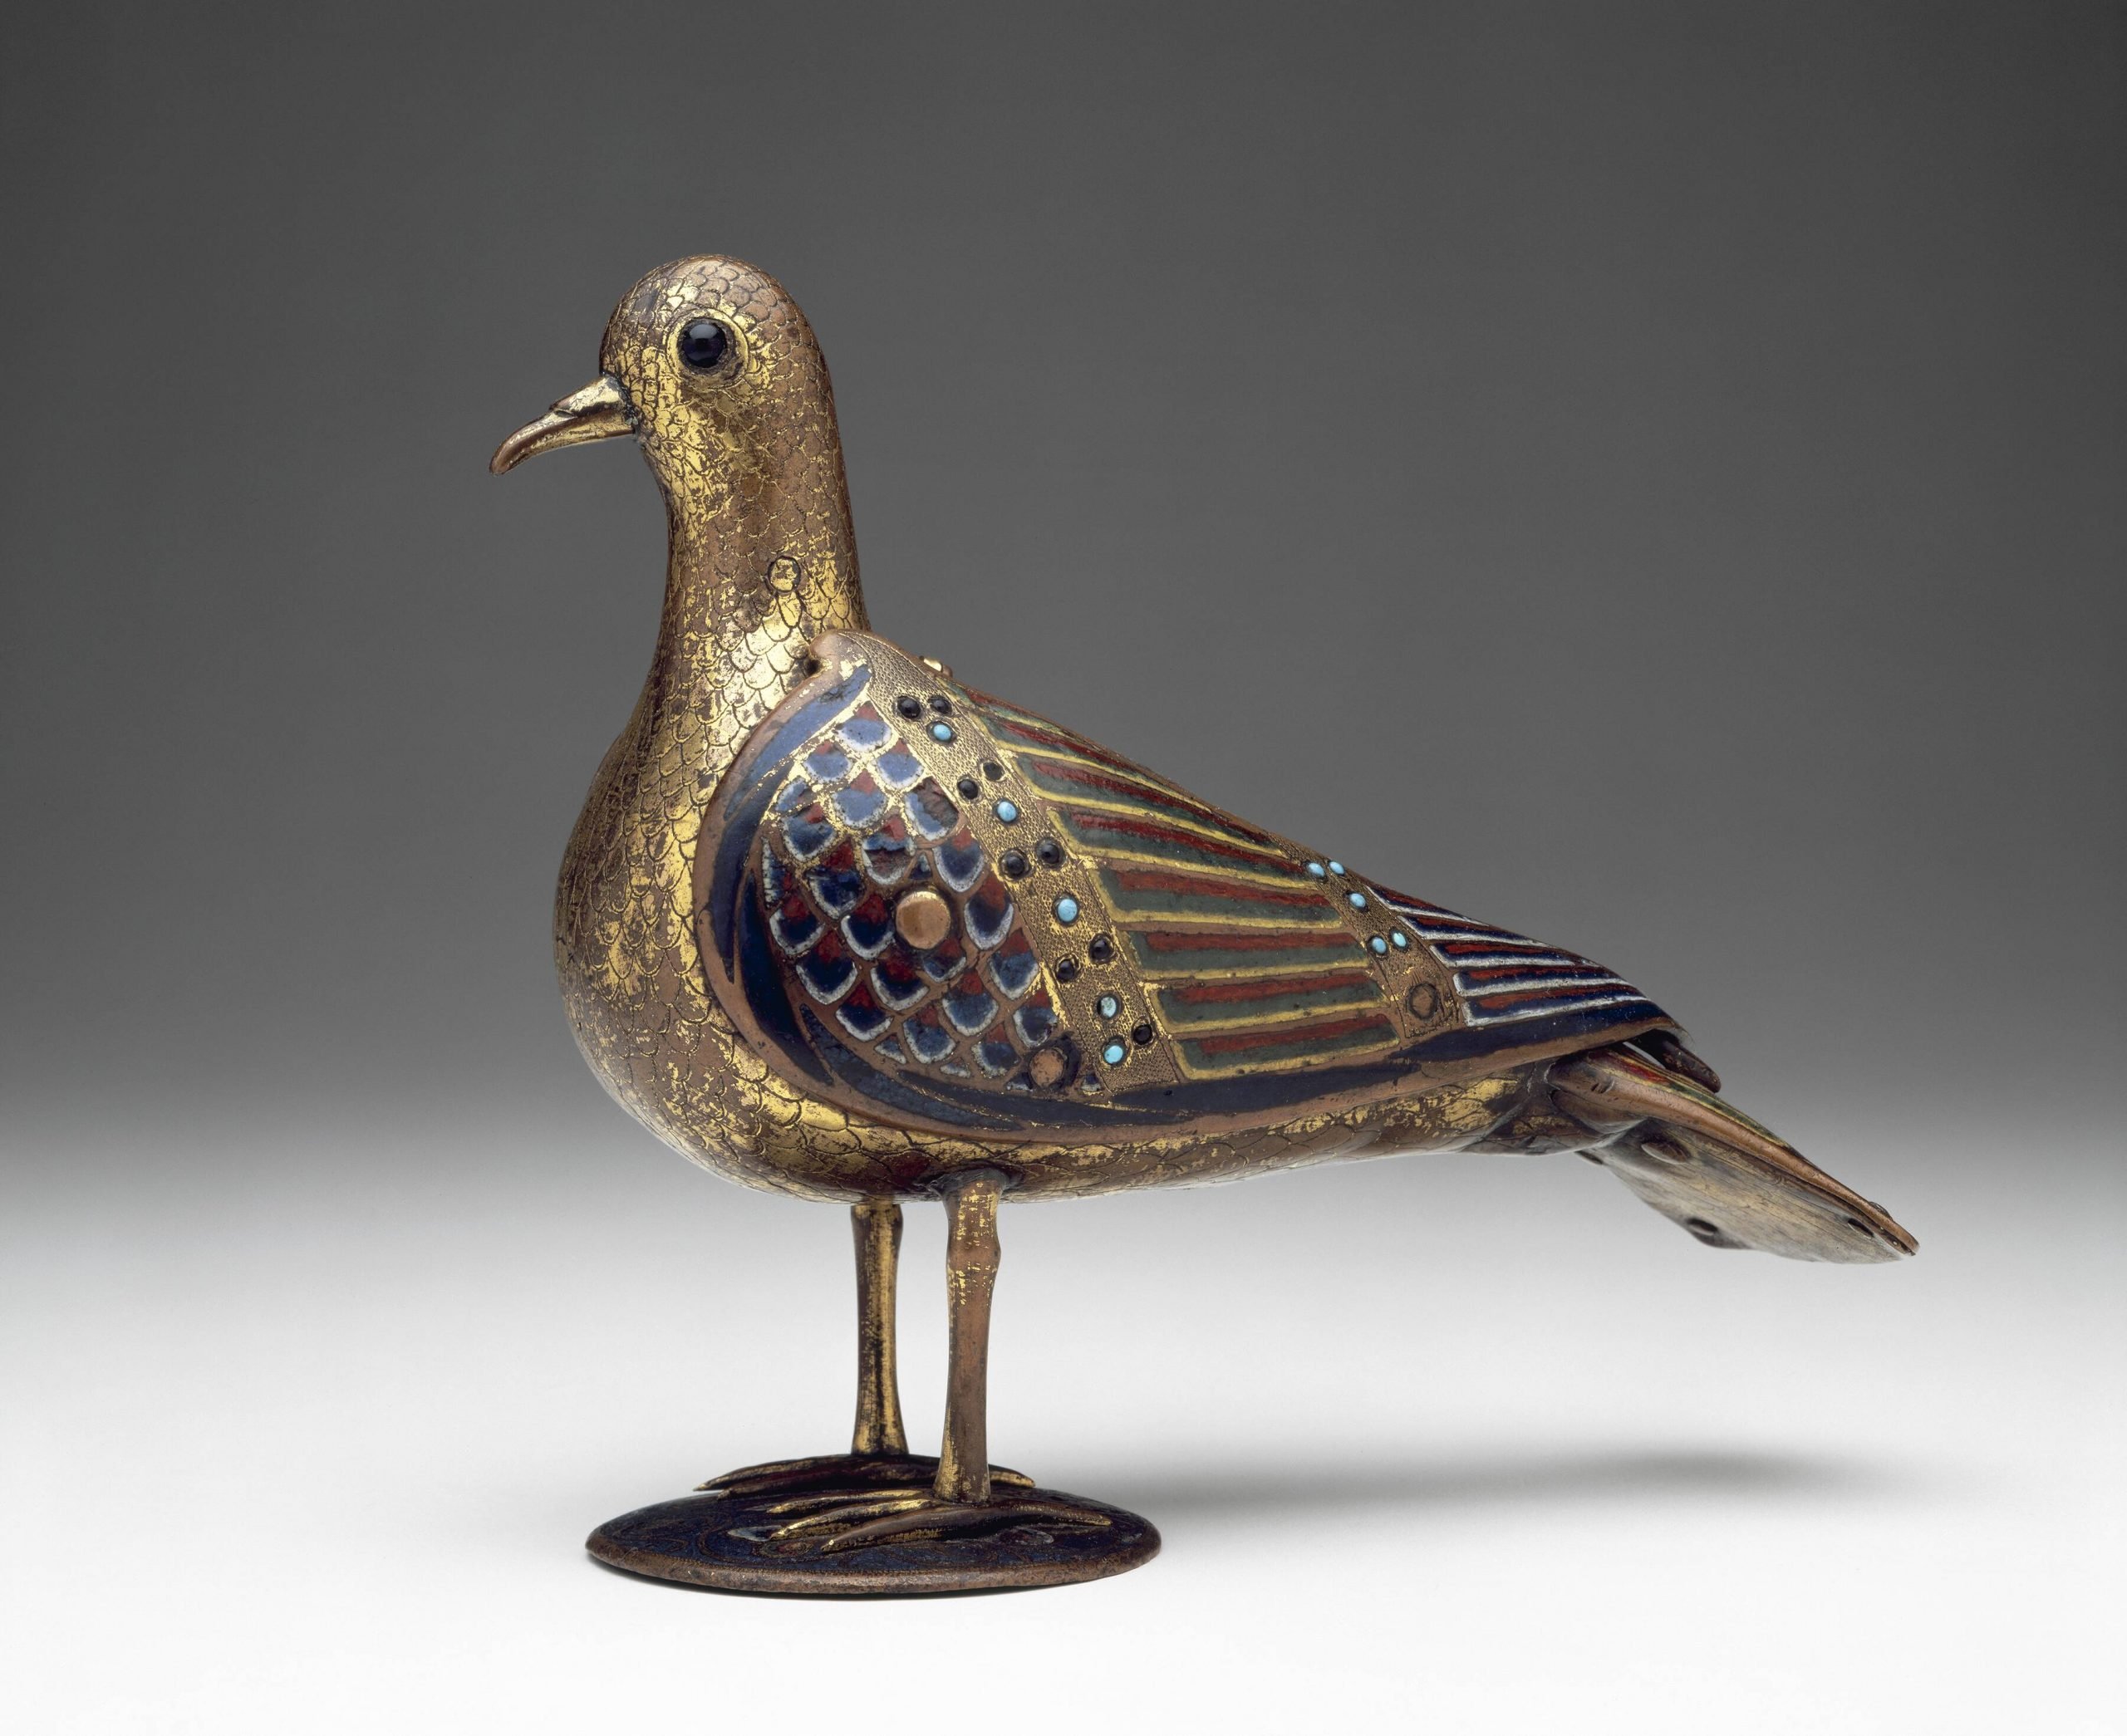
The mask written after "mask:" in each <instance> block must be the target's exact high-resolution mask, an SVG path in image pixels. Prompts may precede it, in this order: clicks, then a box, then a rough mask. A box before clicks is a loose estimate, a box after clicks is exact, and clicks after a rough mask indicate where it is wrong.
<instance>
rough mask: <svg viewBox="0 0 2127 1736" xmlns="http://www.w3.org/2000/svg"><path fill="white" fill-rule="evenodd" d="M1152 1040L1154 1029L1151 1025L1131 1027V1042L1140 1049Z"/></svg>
mask: <svg viewBox="0 0 2127 1736" xmlns="http://www.w3.org/2000/svg"><path fill="white" fill-rule="evenodd" d="M1130 1041H1131V1042H1134V1043H1135V1044H1137V1047H1139V1048H1141V1049H1142V1048H1143V1047H1145V1045H1146V1044H1147V1043H1148V1042H1151V1041H1152V1027H1151V1026H1150V1025H1132V1027H1130Z"/></svg>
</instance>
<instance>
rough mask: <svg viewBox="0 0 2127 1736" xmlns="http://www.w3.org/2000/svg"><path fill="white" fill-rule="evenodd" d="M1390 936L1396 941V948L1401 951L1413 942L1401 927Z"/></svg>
mask: <svg viewBox="0 0 2127 1736" xmlns="http://www.w3.org/2000/svg"><path fill="white" fill-rule="evenodd" d="M1388 938H1389V939H1391V940H1393V941H1394V942H1395V943H1396V950H1397V951H1398V952H1399V953H1400V952H1402V950H1403V949H1405V948H1406V947H1407V946H1408V945H1410V944H1411V937H1410V936H1409V935H1408V934H1405V933H1404V932H1403V931H1402V929H1397V930H1396V932H1395V933H1394V934H1391V935H1390V936H1389V937H1388Z"/></svg>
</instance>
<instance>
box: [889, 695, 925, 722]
mask: <svg viewBox="0 0 2127 1736" xmlns="http://www.w3.org/2000/svg"><path fill="white" fill-rule="evenodd" d="M894 709H895V710H896V711H897V712H899V713H900V714H901V715H902V716H903V717H905V718H920V717H921V716H922V715H923V702H922V701H921V699H917V698H916V695H915V694H902V695H901V697H900V698H899V699H896V700H895V701H894Z"/></svg>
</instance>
